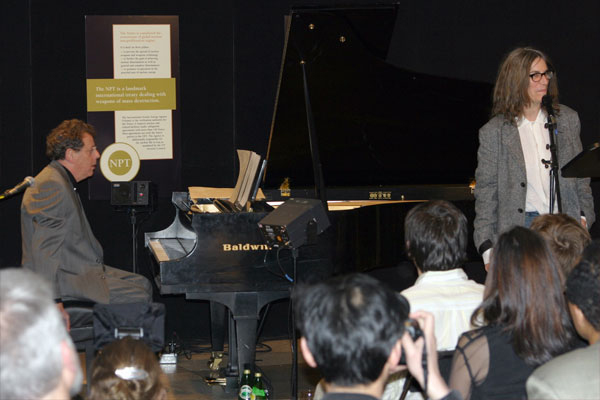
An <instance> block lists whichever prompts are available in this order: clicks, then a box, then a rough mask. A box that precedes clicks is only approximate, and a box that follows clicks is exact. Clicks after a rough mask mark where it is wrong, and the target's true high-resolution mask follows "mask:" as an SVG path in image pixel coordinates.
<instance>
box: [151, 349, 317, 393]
mask: <svg viewBox="0 0 600 400" xmlns="http://www.w3.org/2000/svg"><path fill="white" fill-rule="evenodd" d="M265 344H266V345H267V346H266V347H262V346H259V348H258V352H257V354H256V365H257V368H259V369H260V370H261V371H262V373H263V376H264V378H265V381H266V382H267V384H268V385H269V386H271V391H270V397H269V398H270V399H271V400H275V399H277V400H279V399H290V398H291V373H292V369H291V366H292V353H291V347H290V341H289V340H275V341H267V342H265ZM209 358H210V353H209V352H205V353H200V354H194V355H192V358H191V359H187V358H186V357H185V356H179V359H178V362H177V364H176V365H175V366H174V368H168V367H167V368H164V369H163V370H164V371H165V375H166V377H167V379H168V381H169V396H168V398H169V400H173V399H174V400H191V399H195V400H203V399H236V398H237V388H228V387H227V386H221V385H219V384H212V385H209V384H208V383H206V381H205V377H208V376H210V375H211V370H210V368H209V367H208V360H209ZM298 358H299V360H298V392H299V393H301V392H305V391H307V390H313V389H314V387H315V385H316V384H317V382H318V381H319V379H320V375H319V373H318V371H316V370H314V369H312V368H310V367H308V366H307V365H306V364H305V363H304V360H303V359H302V357H301V356H300V355H299V357H298ZM226 363H227V360H226V358H225V359H224V360H223V362H222V364H226Z"/></svg>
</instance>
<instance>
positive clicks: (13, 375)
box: [0, 268, 83, 400]
mask: <svg viewBox="0 0 600 400" xmlns="http://www.w3.org/2000/svg"><path fill="white" fill-rule="evenodd" d="M82 377H83V376H82V373H81V368H80V365H79V359H78V357H77V353H76V351H75V349H74V346H73V342H72V341H71V338H70V337H69V334H68V333H67V330H66V328H65V322H64V320H63V318H62V316H61V315H60V313H59V311H58V309H57V307H56V305H55V304H54V301H53V298H52V290H51V289H50V286H49V285H48V284H47V283H46V282H45V281H44V280H43V279H42V278H41V277H39V276H37V275H36V274H35V273H33V272H31V271H28V270H24V269H22V268H8V269H3V270H0V399H3V400H5V399H6V400H9V399H19V400H22V399H53V400H56V399H69V398H70V397H71V396H73V395H75V394H77V393H78V392H79V390H80V388H81V383H82Z"/></svg>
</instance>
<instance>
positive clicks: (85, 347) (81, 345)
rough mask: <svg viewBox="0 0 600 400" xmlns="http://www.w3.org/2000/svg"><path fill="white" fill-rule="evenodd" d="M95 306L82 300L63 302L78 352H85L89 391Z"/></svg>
mask: <svg viewBox="0 0 600 400" xmlns="http://www.w3.org/2000/svg"><path fill="white" fill-rule="evenodd" d="M94 304H96V303H93V302H88V301H80V300H66V301H64V302H63V306H64V307H65V311H67V313H68V314H69V320H70V322H71V331H70V332H69V334H70V335H71V340H73V344H74V345H75V348H76V349H77V351H78V352H79V351H85V376H86V384H87V388H88V391H89V387H90V378H91V366H92V361H93V359H94V355H95V351H94V323H93V315H94Z"/></svg>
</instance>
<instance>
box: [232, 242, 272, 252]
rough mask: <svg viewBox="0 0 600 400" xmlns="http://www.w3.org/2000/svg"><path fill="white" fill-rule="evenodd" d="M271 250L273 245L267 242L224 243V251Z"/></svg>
mask: <svg viewBox="0 0 600 400" xmlns="http://www.w3.org/2000/svg"><path fill="white" fill-rule="evenodd" d="M262 250H271V247H269V245H267V244H253V243H237V244H233V243H223V251H262Z"/></svg>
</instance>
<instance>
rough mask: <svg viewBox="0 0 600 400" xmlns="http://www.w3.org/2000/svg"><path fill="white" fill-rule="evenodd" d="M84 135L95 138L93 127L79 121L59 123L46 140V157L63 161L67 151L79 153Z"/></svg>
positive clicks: (71, 120)
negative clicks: (87, 134) (71, 150)
mask: <svg viewBox="0 0 600 400" xmlns="http://www.w3.org/2000/svg"><path fill="white" fill-rule="evenodd" d="M84 133H89V134H90V135H92V137H95V136H96V130H95V129H94V127H93V126H92V125H90V124H87V123H85V122H83V121H81V120H79V119H69V120H65V121H63V122H61V123H60V125H58V126H57V127H56V128H54V129H52V131H51V132H50V134H49V135H48V137H47V138H46V155H47V156H48V157H49V158H50V159H51V160H64V158H65V153H66V152H67V149H73V150H75V151H79V150H80V149H81V148H82V147H83V141H82V140H81V138H82V137H83V134H84Z"/></svg>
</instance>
